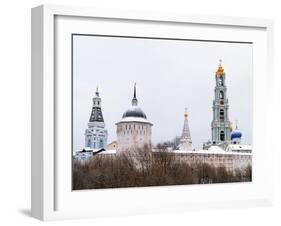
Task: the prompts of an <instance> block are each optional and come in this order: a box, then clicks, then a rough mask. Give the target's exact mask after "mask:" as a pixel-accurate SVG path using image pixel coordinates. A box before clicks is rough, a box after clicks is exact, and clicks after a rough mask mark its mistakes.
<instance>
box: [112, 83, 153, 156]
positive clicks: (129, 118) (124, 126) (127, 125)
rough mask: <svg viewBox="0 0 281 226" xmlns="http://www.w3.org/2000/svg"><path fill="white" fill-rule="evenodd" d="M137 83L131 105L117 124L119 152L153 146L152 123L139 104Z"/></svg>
mask: <svg viewBox="0 0 281 226" xmlns="http://www.w3.org/2000/svg"><path fill="white" fill-rule="evenodd" d="M136 92H137V91H136V84H135V86H134V95H133V99H132V102H131V103H132V104H131V107H130V108H128V109H127V110H126V111H125V112H124V114H123V116H122V119H121V120H120V121H119V122H117V123H116V126H117V130H116V132H117V153H121V152H123V151H133V150H136V149H137V148H143V147H145V146H147V147H148V148H151V127H152V125H153V124H152V123H151V122H149V121H148V120H147V117H146V114H145V113H144V111H143V110H142V109H141V108H140V107H139V106H138V99H137V94H136Z"/></svg>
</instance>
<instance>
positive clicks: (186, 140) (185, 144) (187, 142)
mask: <svg viewBox="0 0 281 226" xmlns="http://www.w3.org/2000/svg"><path fill="white" fill-rule="evenodd" d="M179 149H180V150H184V151H191V150H192V140H191V136H190V130H189V124H188V113H187V109H185V112H184V125H183V130H182V135H181V138H180V144H179Z"/></svg>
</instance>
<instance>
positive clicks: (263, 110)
mask: <svg viewBox="0 0 281 226" xmlns="http://www.w3.org/2000/svg"><path fill="white" fill-rule="evenodd" d="M65 18H66V19H65ZM60 19H62V20H61V21H59V20H60ZM69 19H70V20H71V21H69ZM104 20H106V21H109V24H108V29H112V31H114V32H117V31H116V30H114V23H117V22H118V23H119V22H120V23H123V22H126V26H132V27H131V31H130V32H132V30H133V32H136V33H138V34H139V35H141V34H142V33H146V34H147V32H149V31H148V30H149V29H148V27H147V26H150V25H153V26H155V27H157V26H160V25H161V27H164V28H165V27H166V28H168V27H173V26H179V27H177V28H176V29H177V30H178V31H180V28H181V27H184V26H190V27H194V29H197V28H200V29H202V30H200V35H202V37H205V38H203V39H206V37H207V36H208V35H209V40H216V39H219V40H224V39H225V40H229V41H231V40H232V39H239V40H248V41H251V42H253V43H254V44H255V45H256V46H255V50H254V51H255V53H254V57H255V56H256V57H255V59H254V77H255V79H254V109H255V110H256V111H255V112H256V113H255V114H254V119H253V120H254V133H255V135H254V141H253V146H254V150H255V151H256V152H255V157H254V163H253V167H254V169H253V176H254V179H253V182H251V183H246V184H241V183H237V184H227V185H224V186H221V185H215V184H214V185H204V186H201V185H192V186H190V185H184V186H169V187H161V188H160V187H154V188H129V189H125V188H124V189H123V188H122V189H108V190H103V191H89V190H88V191H79V192H74V193H73V192H72V191H71V187H69V184H71V181H69V178H70V177H71V172H68V169H69V166H70V164H71V163H70V162H69V161H71V160H70V159H71V158H70V156H71V155H70V153H71V152H70V150H69V152H67V151H66V152H67V153H68V154H69V156H68V157H67V156H66V155H64V154H61V152H58V148H62V146H60V145H61V144H60V141H58V140H57V135H58V133H59V132H57V130H60V128H62V127H63V129H65V130H66V132H67V131H68V132H70V131H69V130H70V127H69V125H66V124H60V123H64V122H60V119H61V118H60V117H57V116H59V115H60V114H62V113H63V112H57V111H58V110H57V109H58V105H57V104H58V103H61V102H60V100H59V99H60V98H64V97H63V96H64V95H65V93H68V91H67V90H68V88H69V87H68V84H69V83H68V82H69V81H70V80H67V79H68V75H69V73H70V68H68V65H69V60H70V57H69V58H68V55H69V54H70V52H69V49H65V48H64V46H63V45H61V43H62V42H60V41H59V40H60V39H63V40H64V41H66V42H68V41H67V40H66V39H64V38H65V37H67V35H68V34H70V33H75V31H74V30H75V29H76V28H77V29H78V28H79V29H80V31H82V32H93V31H89V30H88V29H90V28H91V26H92V24H91V23H95V26H97V27H95V28H101V26H100V25H99V23H103V22H104ZM110 23H112V24H110ZM136 23H138V24H141V25H143V24H145V26H140V28H138V30H137V28H136V30H134V29H133V27H138V26H135V24H136ZM70 24H71V26H70ZM146 25H147V26H146ZM124 26H125V25H124ZM124 28H125V27H124ZM213 29H218V30H216V31H215V30H213ZM232 29H234V30H235V31H237V32H233V30H232ZM166 30H167V29H166ZM224 31H225V32H224ZM76 32H77V31H76ZM99 32H101V33H102V32H108V30H104V31H99ZM124 32H125V33H126V32H128V31H127V30H125V29H124ZM151 32H155V31H151ZM158 32H159V33H158V35H159V36H160V37H161V36H163V35H165V31H163V32H161V31H160V30H159V31H158ZM195 33H196V32H195ZM195 33H194V34H195ZM58 34H59V35H58ZM65 35H66V36H65ZM166 35H168V34H166ZM178 35H179V34H178ZM198 37H199V36H198ZM198 37H195V38H198ZM62 52H63V55H61V56H57V54H61V53H62ZM255 54H256V55H255ZM60 57H63V58H60ZM272 58H273V22H272V21H271V20H265V19H253V18H236V17H221V16H199V15H181V14H160V13H153V12H131V11H106V10H100V9H91V8H83V7H81V8H80V7H71V6H56V5H43V6H39V7H36V8H33V9H32V172H31V175H32V186H31V188H32V191H31V192H32V200H31V213H32V216H33V217H36V218H38V219H41V220H56V219H69V218H89V217H98V216H116V215H130V214H145V213H157V212H175V211H186V210H194V209H209V208H228V207H253V206H261V205H263V206H264V205H271V204H272V201H273V178H272V177H268V176H267V175H268V174H267V173H268V172H270V171H271V170H272V168H273V157H272V156H273V151H274V150H272V149H270V148H269V147H270V145H269V144H270V143H269V142H270V139H269V138H268V137H267V136H263V135H264V133H265V134H266V131H267V130H268V127H267V120H268V117H269V116H268V114H267V113H268V112H267V111H268V110H267V109H270V106H271V105H272V101H271V99H272V98H268V99H266V97H270V96H272V93H273V83H274V78H273V72H272V68H273V67H272V64H273V59H272ZM60 59H65V62H62V61H61V60H60ZM58 62H59V63H58ZM57 74H64V76H57ZM61 81H66V82H65V84H64V85H61V84H62V83H61ZM64 89H65V90H64ZM63 90H64V91H65V92H64V91H63ZM259 93H260V94H259ZM262 94H263V95H262ZM66 98H70V97H66ZM68 100H69V99H68ZM267 100H269V101H267ZM66 102H67V101H66ZM264 106H266V107H264ZM65 109H67V106H66V108H65ZM62 121H63V120H62ZM257 121H260V123H259V124H257V123H256V122H257ZM64 125H65V127H64ZM260 130H262V131H263V134H261V132H260ZM62 139H66V140H67V139H68V138H63V137H62ZM68 148H69V146H67V145H65V149H66V150H68ZM262 150H263V152H262ZM63 178H65V179H63ZM239 189H243V190H239ZM237 191H241V193H239V194H238V193H237ZM209 194H212V196H210V195H209ZM230 194H232V195H231V196H230ZM163 197H166V198H165V199H163Z"/></svg>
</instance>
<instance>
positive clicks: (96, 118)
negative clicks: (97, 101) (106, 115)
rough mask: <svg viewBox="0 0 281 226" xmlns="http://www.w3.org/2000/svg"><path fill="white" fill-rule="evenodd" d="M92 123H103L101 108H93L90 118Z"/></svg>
mask: <svg viewBox="0 0 281 226" xmlns="http://www.w3.org/2000/svg"><path fill="white" fill-rule="evenodd" d="M89 121H90V122H103V121H104V120H103V116H102V112H101V108H100V107H93V108H92V113H91V116H90V120H89Z"/></svg>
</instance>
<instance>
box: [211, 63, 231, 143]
mask: <svg viewBox="0 0 281 226" xmlns="http://www.w3.org/2000/svg"><path fill="white" fill-rule="evenodd" d="M221 63H222V61H221V60H220V63H219V66H218V69H217V72H216V76H215V79H216V86H215V99H214V100H213V121H212V123H211V127H212V144H218V145H219V144H224V143H229V142H230V133H231V122H230V121H229V119H228V110H229V104H228V99H227V94H226V92H227V87H226V81H225V80H226V79H225V72H224V69H223V67H222V64H221Z"/></svg>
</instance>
